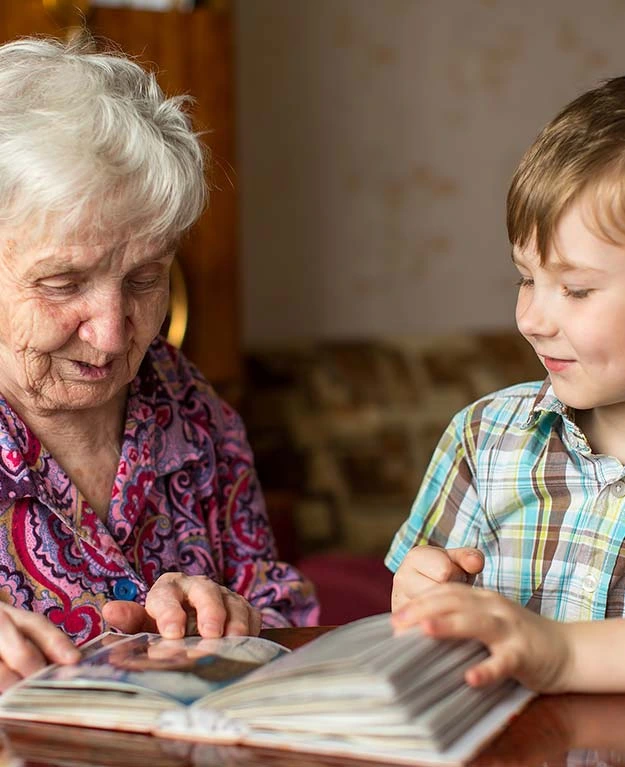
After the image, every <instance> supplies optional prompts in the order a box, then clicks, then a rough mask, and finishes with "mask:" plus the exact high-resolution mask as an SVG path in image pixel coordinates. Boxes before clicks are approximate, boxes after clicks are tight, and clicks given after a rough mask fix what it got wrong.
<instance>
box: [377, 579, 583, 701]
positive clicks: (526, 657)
mask: <svg viewBox="0 0 625 767" xmlns="http://www.w3.org/2000/svg"><path fill="white" fill-rule="evenodd" d="M392 622H393V626H394V628H395V630H396V632H400V631H402V630H405V629H406V628H408V627H410V626H415V625H419V626H420V627H421V629H422V631H423V633H424V634H427V635H428V636H432V637H445V638H449V639H469V638H471V639H477V640H479V641H480V642H483V643H484V644H485V645H486V646H487V647H488V649H489V651H490V657H489V658H487V659H486V660H483V661H481V662H480V663H478V664H477V665H475V666H473V667H472V668H470V669H468V670H467V672H466V674H465V679H466V681H467V684H470V685H472V686H474V687H480V686H482V685H486V684H490V683H491V682H495V681H498V680H500V679H503V678H506V677H514V678H515V679H518V680H519V682H521V683H522V684H524V685H526V686H527V687H530V688H531V689H533V690H538V691H540V692H559V691H561V690H563V689H565V687H566V685H567V682H568V679H567V676H568V667H569V665H570V661H571V658H570V656H571V648H570V645H569V642H568V639H567V636H568V635H567V633H566V627H565V624H560V623H557V622H556V621H552V620H550V619H548V618H542V617H540V616H539V615H536V614H534V613H532V612H530V611H529V610H527V609H525V608H524V607H521V606H520V605H518V604H516V603H515V602H511V601H510V600H508V599H506V598H505V597H503V596H501V595H500V594H497V593H495V592H494V591H487V590H485V589H474V588H471V587H469V586H466V585H462V584H452V583H449V584H445V585H441V586H440V587H439V588H437V589H432V590H429V591H424V592H422V593H421V594H419V595H418V596H417V597H415V598H414V599H413V600H411V601H410V602H409V603H408V604H407V605H406V606H405V607H404V608H403V609H401V610H400V611H398V612H397V613H394V614H393V616H392Z"/></svg>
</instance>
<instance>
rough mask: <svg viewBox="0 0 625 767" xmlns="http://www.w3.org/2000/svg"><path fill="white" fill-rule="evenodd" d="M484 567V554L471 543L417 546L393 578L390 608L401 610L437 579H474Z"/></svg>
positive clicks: (437, 580)
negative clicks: (454, 545)
mask: <svg viewBox="0 0 625 767" xmlns="http://www.w3.org/2000/svg"><path fill="white" fill-rule="evenodd" d="M483 568H484V555H483V554H482V552H481V551H480V550H479V549H474V548H472V547H470V546H464V547H462V548H459V549H441V548H438V547H437V546H415V548H414V549H411V550H410V551H409V552H408V554H406V557H405V559H404V561H403V562H402V563H401V565H400V566H399V568H398V569H397V572H396V573H395V577H394V578H393V594H392V597H391V609H392V611H393V612H395V611H396V610H400V609H401V608H402V607H403V606H404V605H405V604H406V603H407V602H409V601H410V600H411V599H413V598H414V597H416V596H417V595H418V594H420V593H421V592H422V591H423V590H424V589H428V588H430V587H431V586H433V585H434V584H436V583H447V582H448V581H460V582H462V583H471V582H472V581H473V578H474V577H475V576H476V575H477V574H478V573H481V572H482V569H483Z"/></svg>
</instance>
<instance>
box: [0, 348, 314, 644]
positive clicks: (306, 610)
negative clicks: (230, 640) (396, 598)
mask: <svg viewBox="0 0 625 767" xmlns="http://www.w3.org/2000/svg"><path fill="white" fill-rule="evenodd" d="M166 572H182V573H185V574H187V575H207V576H209V577H210V578H212V579H213V580H215V581H216V582H218V583H220V584H222V585H224V586H227V587H228V588H229V589H231V590H232V591H236V592H237V593H239V594H241V595H242V596H244V597H245V598H246V599H247V600H248V601H249V602H250V603H251V604H252V605H254V606H255V607H257V608H258V609H260V610H261V612H262V617H263V625H264V626H288V625H311V624H314V623H315V622H316V621H317V619H318V606H317V603H316V599H315V595H314V590H313V588H312V586H311V584H310V583H309V582H308V581H306V580H305V579H304V578H303V577H302V575H301V574H300V573H299V572H298V571H297V570H296V569H295V568H294V567H292V566H290V565H288V564H285V563H284V562H280V561H278V560H277V556H276V549H275V543H274V539H273V535H272V532H271V529H270V527H269V523H268V520H267V515H266V511H265V506H264V501H263V498H262V494H261V490H260V487H259V484H258V480H257V478H256V474H255V472H254V466H253V459H252V454H251V450H250V448H249V445H248V443H247V440H246V437H245V431H244V428H243V425H242V423H241V420H240V418H239V416H238V415H237V414H236V413H235V412H234V411H233V410H232V409H231V408H230V407H229V406H228V405H227V404H226V403H225V402H223V401H222V400H220V399H219V398H218V397H217V395H216V394H215V393H214V391H213V390H212V389H211V387H210V386H209V384H208V383H207V382H206V381H205V379H204V378H203V377H202V376H201V374H200V373H199V372H198V370H197V369H196V368H195V367H194V366H193V365H192V364H191V363H190V362H189V361H188V360H187V359H185V357H184V356H183V355H182V354H181V353H180V352H178V351H177V350H175V349H174V348H173V347H171V346H169V345H168V344H167V343H166V342H165V341H164V340H163V339H160V338H159V339H157V340H156V341H155V342H154V343H153V344H152V345H151V347H150V348H149V350H148V352H147V354H146V357H145V359H144V360H143V363H142V365H141V368H140V370H139V373H138V375H137V377H136V379H135V380H134V381H133V382H132V384H131V386H130V390H129V396H128V402H127V411H126V423H125V430H124V435H123V444H122V448H121V456H120V461H119V467H118V471H117V477H116V479H115V482H114V486H113V490H112V496H111V502H110V506H109V510H108V517H107V519H106V524H104V523H103V522H102V521H101V520H100V519H99V518H98V517H97V516H96V514H95V512H94V511H93V509H91V508H90V506H89V504H88V503H87V501H86V500H85V498H84V497H83V496H82V495H81V493H80V491H79V490H78V488H77V487H76V486H75V485H74V484H73V483H72V481H71V480H70V478H69V477H68V476H67V474H66V473H65V472H64V471H63V469H62V468H61V467H60V466H59V464H58V463H57V462H56V461H55V460H54V458H53V457H52V455H50V453H49V452H48V451H47V450H46V448H45V446H44V445H43V444H42V443H41V442H40V441H39V440H38V439H37V436H36V435H35V434H33V433H32V432H31V431H30V430H29V428H28V427H27V426H26V425H25V424H24V422H23V421H22V420H21V419H20V417H19V416H18V415H17V414H16V413H15V412H14V411H13V410H12V409H11V408H10V407H9V406H8V404H7V403H6V401H5V400H4V399H3V398H2V397H1V396H0V600H2V601H3V602H5V603H7V604H10V605H13V606H16V607H21V608H23V609H25V610H31V611H36V612H39V613H42V614H44V615H45V616H47V617H48V618H49V619H50V620H51V621H52V622H53V623H55V624H56V625H57V626H59V627H60V628H62V629H63V630H64V631H65V632H66V633H67V634H68V635H69V636H70V637H72V638H73V639H74V640H76V641H78V642H79V643H80V642H83V641H86V640H88V639H90V638H92V637H94V636H96V635H97V634H99V633H100V632H101V631H102V630H104V629H105V628H106V627H105V626H104V623H103V620H102V614H101V610H102V606H103V605H104V603H105V602H107V601H108V600H111V599H128V600H134V601H136V602H139V603H141V604H143V603H144V601H145V597H146V595H147V592H148V590H149V589H150V587H151V586H152V585H153V584H154V582H155V581H156V579H157V578H158V577H159V576H160V575H162V574H163V573H166Z"/></svg>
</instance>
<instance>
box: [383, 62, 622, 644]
mask: <svg viewBox="0 0 625 767" xmlns="http://www.w3.org/2000/svg"><path fill="white" fill-rule="evenodd" d="M507 224H508V234H509V238H510V242H511V243H512V246H513V247H512V259H513V262H514V264H515V266H516V267H517V269H518V271H519V273H520V280H519V296H518V301H517V307H516V321H517V325H518V328H519V331H520V332H521V334H522V335H523V336H524V337H525V338H526V339H527V341H528V342H529V343H530V344H531V345H532V346H533V348H534V350H535V352H536V354H537V355H538V357H539V359H540V360H541V361H542V363H543V364H544V366H545V368H546V369H547V372H548V378H547V380H546V381H545V382H544V383H540V382H536V383H528V384H521V385H518V386H513V387H511V388H508V389H505V390H503V391H499V392H496V393H494V394H491V395H488V396H486V397H483V398H482V399H480V400H479V401H478V402H476V403H474V404H472V405H470V406H469V407H467V408H466V409H465V410H463V411H462V412H460V413H459V414H458V415H457V416H456V417H455V418H454V419H453V420H452V422H451V424H450V426H449V427H448V429H447V430H446V432H445V434H444V435H443V437H442V439H441V441H440V443H439V445H438V447H437V449H436V451H435V453H434V456H433V458H432V461H431V464H430V466H429V468H428V471H427V474H426V476H425V479H424V482H423V485H422V487H421V490H420V492H419V494H418V496H417V499H416V501H415V503H414V506H413V508H412V511H411V513H410V516H409V518H408V520H407V521H406V522H405V523H404V525H403V526H402V528H401V529H400V530H399V532H398V533H397V535H396V536H395V539H394V541H393V544H392V546H391V549H390V551H389V554H388V555H387V559H386V563H387V565H388V566H389V567H390V568H391V569H392V570H396V571H397V573H396V576H395V583H394V588H393V610H398V609H400V608H401V607H402V606H403V605H405V604H406V603H407V602H408V601H409V600H410V599H411V598H413V597H415V596H416V595H417V594H419V593H421V592H422V591H423V589H424V588H429V587H430V586H431V585H432V583H440V582H443V581H448V580H465V581H466V580H469V581H471V580H474V582H475V584H476V585H479V586H484V587H486V588H489V589H493V590H495V591H497V592H499V593H500V594H503V595H505V596H507V597H509V598H510V599H512V600H514V601H515V602H518V603H520V604H523V605H526V606H527V607H529V608H530V609H531V610H533V611H534V612H538V613H541V614H542V615H545V616H548V617H551V618H556V619H559V620H568V621H581V620H588V619H596V618H605V617H611V616H622V615H623V613H624V612H625V556H622V554H624V553H625V549H624V548H623V547H624V544H623V542H624V541H625V467H624V464H625V77H619V78H615V79H612V80H610V81H608V82H606V83H605V84H603V85H601V86H600V87H598V88H596V89H594V90H591V91H589V92H588V93H586V94H584V95H582V96H580V97H579V98H577V99H576V100H575V101H573V102H572V103H571V104H569V105H568V106H567V107H566V108H565V109H564V110H563V111H562V112H561V113H560V114H559V115H558V116H557V117H556V118H555V119H554V120H553V122H551V123H550V124H549V125H548V126H547V127H546V128H545V129H544V130H543V132H542V133H541V134H540V135H539V136H538V138H537V139H536V141H535V142H534V144H533V145H532V146H531V147H530V149H529V151H528V152H527V153H526V155H525V157H524V158H523V160H522V161H521V164H520V166H519V168H518V170H517V171H516V173H515V175H514V178H513V180H512V184H511V187H510V191H509V193H508V203H507ZM621 630H622V631H623V632H624V633H625V629H621Z"/></svg>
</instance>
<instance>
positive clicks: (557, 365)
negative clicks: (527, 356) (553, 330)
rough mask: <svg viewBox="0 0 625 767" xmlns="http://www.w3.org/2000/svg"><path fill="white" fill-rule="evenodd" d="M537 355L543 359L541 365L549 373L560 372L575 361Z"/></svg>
mask: <svg viewBox="0 0 625 767" xmlns="http://www.w3.org/2000/svg"><path fill="white" fill-rule="evenodd" d="M539 356H540V358H541V359H542V361H543V365H544V366H545V367H546V368H547V370H548V371H549V372H550V373H560V372H562V371H563V370H565V369H566V368H567V367H569V366H570V365H572V364H573V363H574V362H575V360H566V359H559V358H558V357H547V356H545V355H542V354H541V355H539Z"/></svg>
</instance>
